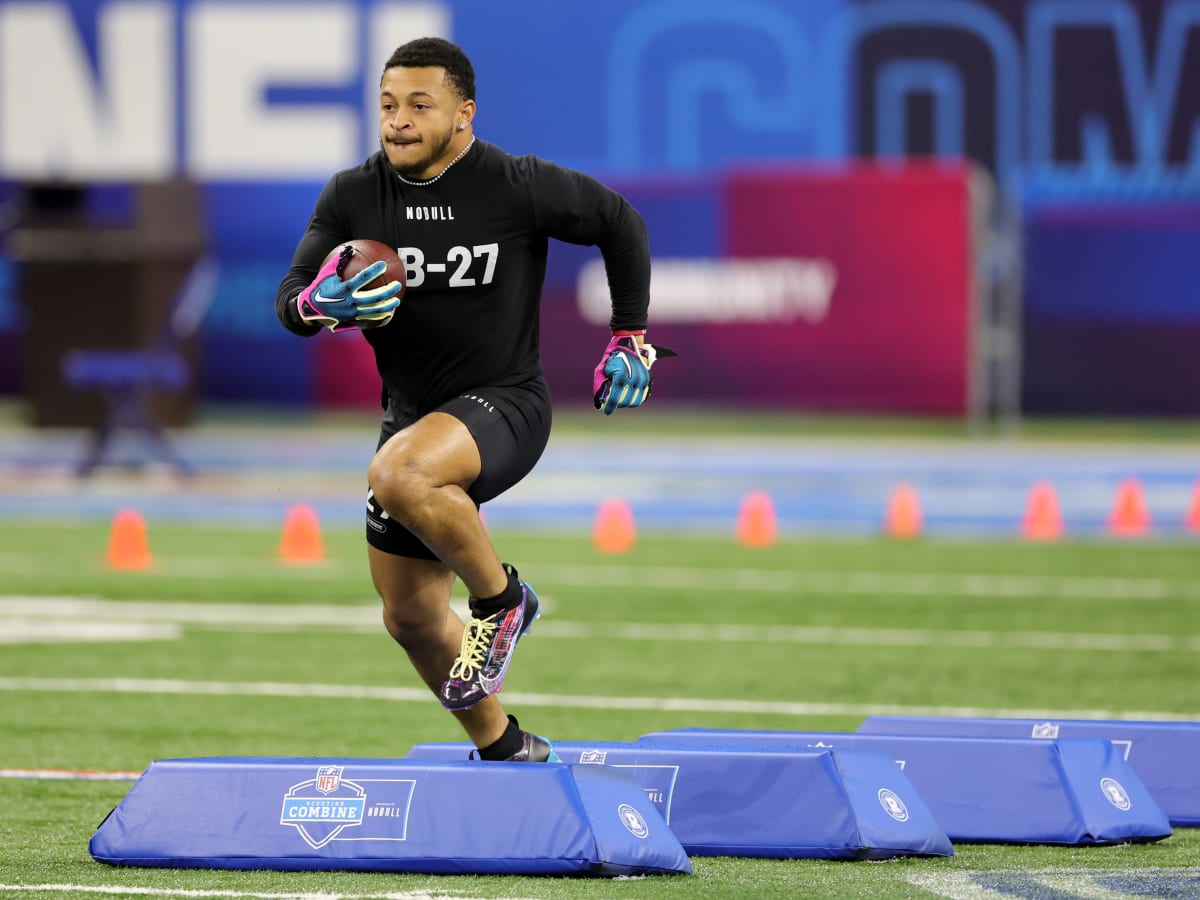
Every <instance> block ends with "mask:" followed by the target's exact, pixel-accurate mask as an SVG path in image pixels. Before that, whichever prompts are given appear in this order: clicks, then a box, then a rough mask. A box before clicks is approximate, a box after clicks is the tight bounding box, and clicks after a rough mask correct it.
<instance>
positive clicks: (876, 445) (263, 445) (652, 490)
mask: <svg viewBox="0 0 1200 900" xmlns="http://www.w3.org/2000/svg"><path fill="white" fill-rule="evenodd" d="M726 424H727V423H726ZM375 427H376V424H375V420H374V419H371V418H363V419H362V420H361V421H355V422H350V423H347V422H346V421H340V422H338V423H337V424H336V425H334V426H332V427H330V426H326V425H315V424H312V423H306V424H301V425H287V424H281V423H280V422H279V421H276V420H272V421H271V422H269V423H265V424H264V423H256V422H253V421H246V420H239V421H234V422H228V421H225V422H222V421H216V422H201V423H199V424H197V425H194V426H191V427H189V428H185V429H179V430H176V431H175V432H174V433H173V434H172V442H173V444H174V446H175V447H176V449H177V450H178V451H179V453H180V454H181V455H182V456H183V458H184V459H186V460H187V461H188V462H189V463H190V464H191V466H192V467H193V468H194V473H193V474H192V475H191V476H189V477H181V476H180V475H178V474H177V473H176V472H175V471H174V470H172V469H171V468H170V467H168V466H165V465H163V464H161V463H157V462H154V461H153V457H152V454H151V453H149V451H148V450H147V448H146V447H145V445H144V444H143V443H142V442H140V441H139V440H138V439H137V438H136V437H135V436H131V435H127V434H126V435H122V436H121V437H120V439H119V440H118V442H117V444H116V446H115V451H114V452H113V453H112V454H111V455H110V457H109V458H110V460H113V461H115V462H116V463H121V464H110V465H106V466H104V467H102V468H100V469H99V470H98V471H97V472H96V473H95V474H94V475H93V476H91V477H89V478H87V479H80V478H78V477H76V476H75V475H74V474H73V472H74V467H75V465H76V464H77V463H78V461H79V460H80V459H81V457H82V455H83V453H84V449H85V446H86V442H87V434H86V432H84V431H82V430H78V429H32V428H27V427H21V426H19V425H9V426H6V427H4V428H3V429H2V430H0V434H2V435H3V440H2V441H0V517H4V518H8V519H13V518H38V519H62V518H68V519H94V518H102V517H109V516H111V515H112V514H113V513H114V512H115V511H116V510H117V509H119V508H121V507H124V506H134V507H136V508H137V509H139V510H140V511H141V512H142V513H143V514H144V515H146V516H147V517H148V518H154V519H159V520H174V521H186V522H205V521H222V522H229V521H252V522H256V523H269V522H276V521H281V520H282V517H283V515H284V512H285V511H286V508H287V507H288V506H289V505H291V504H293V503H299V502H303V503H307V504H309V505H311V506H312V507H313V508H314V509H315V510H316V511H317V513H318V515H319V516H320V518H321V521H322V522H326V523H330V524H338V525H353V524H357V523H358V522H360V521H361V516H362V502H363V500H362V497H363V494H364V492H365V480H364V479H365V476H364V473H365V467H366V463H367V460H368V459H369V456H370V453H371V451H372V449H373V445H374V436H375V430H374V429H375ZM1198 476H1200V456H1198V455H1197V453H1196V452H1195V449H1194V446H1193V445H1191V444H1188V443H1182V444H1181V443H1179V442H1128V441H1115V442H1114V441H1105V442H1084V441H1070V440H1055V441H1027V440H1015V439H997V438H992V439H974V440H972V439H962V438H961V437H960V438H959V439H937V438H930V437H921V436H918V437H913V436H911V435H903V434H898V435H894V436H887V435H886V434H884V435H882V436H881V435H880V434H879V433H875V434H870V435H840V436H839V435H836V434H830V435H815V436H811V437H806V436H798V435H795V434H793V433H785V434H768V435H763V434H758V433H753V432H748V433H746V434H739V433H737V430H736V429H730V428H728V427H725V428H722V429H720V430H719V431H716V432H714V433H713V434H709V435H703V434H701V435H698V434H696V433H694V432H693V431H688V432H687V433H681V434H678V435H677V436H672V434H670V433H667V432H660V433H655V434H653V435H652V436H649V437H648V436H647V435H646V433H629V432H620V431H618V430H615V429H614V430H609V431H603V430H586V429H585V430H580V429H576V428H572V427H566V428H563V429H559V428H558V427H557V426H556V432H555V434H554V435H553V436H552V438H551V442H550V446H549V447H548V448H547V451H546V453H545V455H544V456H543V458H542V461H541V463H540V464H539V465H538V467H537V468H536V469H535V470H534V472H533V474H532V475H531V476H529V477H528V478H527V479H526V480H525V481H524V482H523V483H521V484H519V485H518V486H517V487H516V488H514V489H513V490H511V491H510V492H509V493H508V494H506V495H504V496H502V497H500V498H497V499H496V500H494V501H492V502H491V503H489V504H487V505H486V507H485V510H484V512H485V515H486V517H487V520H488V522H489V524H490V525H503V526H511V527H516V528H551V529H559V528H588V527H590V525H591V524H592V523H593V521H594V518H595V513H596V510H597V508H598V505H599V504H600V503H601V502H602V501H603V500H604V499H606V498H609V497H621V498H624V499H626V500H628V501H629V502H630V504H631V506H632V508H633V510H634V513H635V517H636V521H637V524H638V527H639V528H643V527H644V528H650V529H663V530H668V531H671V532H676V533H678V532H691V531H698V532H705V533H713V532H722V531H729V530H731V529H732V528H733V527H734V523H735V521H736V516H737V511H738V508H739V505H740V503H741V501H742V499H743V498H744V497H745V495H746V494H747V493H749V492H750V491H765V492H766V493H767V494H768V495H769V496H770V497H771V498H772V500H773V501H774V505H775V511H776V515H777V517H778V522H779V528H780V531H781V533H783V534H788V533H795V534H814V533H816V534H829V535H864V534H870V533H873V532H878V531H880V530H881V529H882V527H883V519H884V515H885V511H886V509H887V504H888V502H889V498H890V497H891V495H892V492H893V491H894V489H895V488H896V487H897V486H898V485H900V484H908V485H911V486H912V487H914V488H915V489H916V491H917V495H918V498H919V500H920V504H921V509H922V513H923V517H924V528H925V533H927V534H929V535H937V536H964V537H974V536H978V537H982V536H990V537H995V536H1003V535H1014V536H1015V535H1019V534H1020V528H1021V519H1022V516H1023V514H1024V512H1025V510H1026V507H1027V504H1028V500H1029V495H1030V491H1031V489H1032V487H1033V485H1034V484H1035V483H1036V482H1038V481H1047V482H1049V483H1050V484H1051V485H1052V486H1053V488H1054V490H1055V493H1056V495H1057V498H1058V500H1059V504H1060V508H1061V511H1062V517H1063V521H1064V526H1065V531H1066V533H1067V534H1069V535H1073V536H1079V537H1103V536H1104V535H1105V534H1106V533H1107V528H1108V525H1107V522H1108V517H1109V515H1110V512H1111V511H1112V508H1113V506H1114V503H1115V499H1116V494H1117V490H1118V487H1119V485H1120V484H1121V482H1122V481H1123V480H1125V479H1130V478H1136V479H1137V480H1138V483H1139V484H1140V486H1141V488H1142V491H1143V495H1144V498H1145V502H1146V508H1147V510H1148V512H1149V514H1150V517H1151V521H1152V526H1151V532H1150V533H1151V534H1153V535H1154V536H1155V537H1158V538H1187V537H1189V536H1192V535H1194V534H1195V532H1193V531H1189V529H1188V528H1187V527H1186V519H1187V517H1188V513H1189V510H1191V508H1192V506H1193V504H1194V503H1195V502H1196V499H1197V496H1196V491H1197V489H1198V486H1200V481H1198V480H1197V479H1198Z"/></svg>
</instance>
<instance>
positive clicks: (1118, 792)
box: [1100, 778, 1133, 812]
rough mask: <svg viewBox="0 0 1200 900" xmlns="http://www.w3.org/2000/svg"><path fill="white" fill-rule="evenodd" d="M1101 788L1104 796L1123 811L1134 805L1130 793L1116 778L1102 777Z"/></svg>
mask: <svg viewBox="0 0 1200 900" xmlns="http://www.w3.org/2000/svg"><path fill="white" fill-rule="evenodd" d="M1100 790H1102V791H1103V792H1104V798H1105V799H1106V800H1107V801H1108V802H1109V803H1111V804H1112V805H1113V806H1115V807H1116V808H1117V809H1119V810H1121V811H1122V812H1127V811H1128V810H1129V808H1130V807H1131V806H1133V801H1132V800H1130V799H1129V793H1128V792H1127V791H1126V790H1125V788H1124V787H1122V786H1121V782H1119V781H1117V780H1116V779H1115V778H1101V779H1100Z"/></svg>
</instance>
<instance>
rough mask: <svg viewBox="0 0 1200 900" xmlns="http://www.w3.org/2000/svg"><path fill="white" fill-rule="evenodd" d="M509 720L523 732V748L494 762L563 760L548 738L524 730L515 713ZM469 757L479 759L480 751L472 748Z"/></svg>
mask: <svg viewBox="0 0 1200 900" xmlns="http://www.w3.org/2000/svg"><path fill="white" fill-rule="evenodd" d="M508 721H510V722H512V724H513V727H514V728H516V729H517V730H518V731H520V732H521V749H520V750H518V751H517V752H516V753H514V754H513V755H512V756H509V757H507V758H506V759H502V760H493V761H494V762H562V760H561V759H559V758H558V754H557V753H555V752H554V745H553V744H551V743H550V742H549V741H548V740H546V739H545V738H544V737H542V736H541V735H540V734H531V733H530V732H528V731H522V730H521V723H520V722H518V721H517V717H516V716H514V715H511V714H510V715H509V717H508ZM467 758H468V759H479V758H480V757H479V751H478V750H472V751H471V752H470V753H469V754H467Z"/></svg>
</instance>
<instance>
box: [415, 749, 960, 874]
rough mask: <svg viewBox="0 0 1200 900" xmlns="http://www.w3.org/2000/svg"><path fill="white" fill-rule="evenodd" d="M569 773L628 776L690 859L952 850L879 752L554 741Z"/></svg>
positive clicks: (427, 752)
mask: <svg viewBox="0 0 1200 900" xmlns="http://www.w3.org/2000/svg"><path fill="white" fill-rule="evenodd" d="M554 750H555V752H556V753H557V754H558V755H559V757H560V758H561V759H562V760H563V762H565V763H573V764H577V765H575V766H574V768H575V769H576V770H577V771H578V770H583V769H589V768H591V769H596V770H604V769H607V770H609V771H615V772H620V773H622V777H630V778H632V779H634V780H635V781H636V782H637V783H638V784H639V785H641V788H642V789H643V790H644V792H645V796H646V797H647V798H648V799H649V800H650V801H652V802H653V803H654V805H655V807H656V808H657V810H658V811H659V813H660V814H661V816H662V818H663V819H664V820H665V821H666V822H667V824H668V825H669V826H670V827H671V830H672V831H674V832H675V835H676V836H677V837H678V838H679V842H680V843H681V844H682V845H683V848H684V849H685V850H686V851H687V852H688V853H691V854H693V855H697V856H744V857H766V858H780V859H787V858H811V859H889V858H892V857H897V856H952V855H953V854H954V848H953V847H952V846H951V845H950V841H949V839H948V838H947V837H946V834H945V832H944V831H943V830H942V829H941V828H940V827H939V826H938V824H937V822H935V821H934V818H933V816H932V815H931V814H930V812H929V810H928V808H927V807H926V806H925V804H924V802H922V800H921V797H920V796H919V795H918V793H917V792H916V790H914V789H913V786H912V785H911V784H910V783H909V781H908V779H907V778H906V777H905V776H904V773H903V772H901V771H900V770H899V769H897V768H896V765H895V764H894V763H893V762H892V761H891V760H890V759H889V758H888V757H886V756H884V755H883V754H881V753H876V752H873V751H868V750H844V751H843V750H837V751H834V750H818V751H812V752H808V753H798V754H781V753H772V752H764V751H762V750H757V751H755V750H739V749H729V748H726V749H723V750H715V751H714V750H708V749H703V748H697V747H687V746H650V745H648V744H640V743H570V742H567V743H564V742H562V741H555V743H554ZM469 751H470V745H468V744H417V745H416V746H415V747H413V748H412V750H411V751H409V755H408V758H409V759H424V760H429V759H462V758H463V756H465V755H466V754H467V753H468V752H469Z"/></svg>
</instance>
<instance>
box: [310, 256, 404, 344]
mask: <svg viewBox="0 0 1200 900" xmlns="http://www.w3.org/2000/svg"><path fill="white" fill-rule="evenodd" d="M352 253H353V251H352V250H350V249H349V247H348V248H347V249H346V250H343V251H342V253H341V255H339V256H337V257H335V258H334V259H331V260H327V261H326V262H325V264H324V265H323V266H321V269H320V271H318V272H317V277H316V278H314V279H313V280H312V284H310V285H309V286H308V287H306V288H305V289H304V290H302V291H301V292H300V296H299V297H297V298H296V311H297V312H298V313H299V314H300V318H301V319H303V320H304V321H305V322H308V323H309V324H311V325H323V326H325V327H327V328H328V329H329V330H330V331H346V330H348V329H351V328H358V327H360V326H362V325H364V324H365V325H367V326H368V327H370V326H372V325H380V324H383V323H385V322H386V321H387V320H388V319H390V318H391V317H392V314H393V313H394V312H395V311H396V307H398V306H399V305H400V298H399V297H398V296H397V295H398V294H400V293H401V292H402V291H403V290H404V285H402V284H401V283H400V282H399V281H393V282H391V283H389V284H385V285H383V286H382V287H377V288H371V289H369V290H368V289H367V288H366V285H367V284H369V283H370V282H371V281H373V280H374V279H376V278H378V277H379V276H380V275H382V274H383V273H384V271H385V270H386V269H387V263H386V262H384V261H383V260H379V261H378V262H373V263H371V265H369V266H367V267H366V268H365V269H363V270H362V271H361V272H359V273H358V274H357V275H354V276H353V277H351V278H349V279H347V280H346V281H342V277H341V273H342V271H343V270H344V269H345V266H346V263H347V262H348V261H349V259H350V256H351V255H352Z"/></svg>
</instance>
